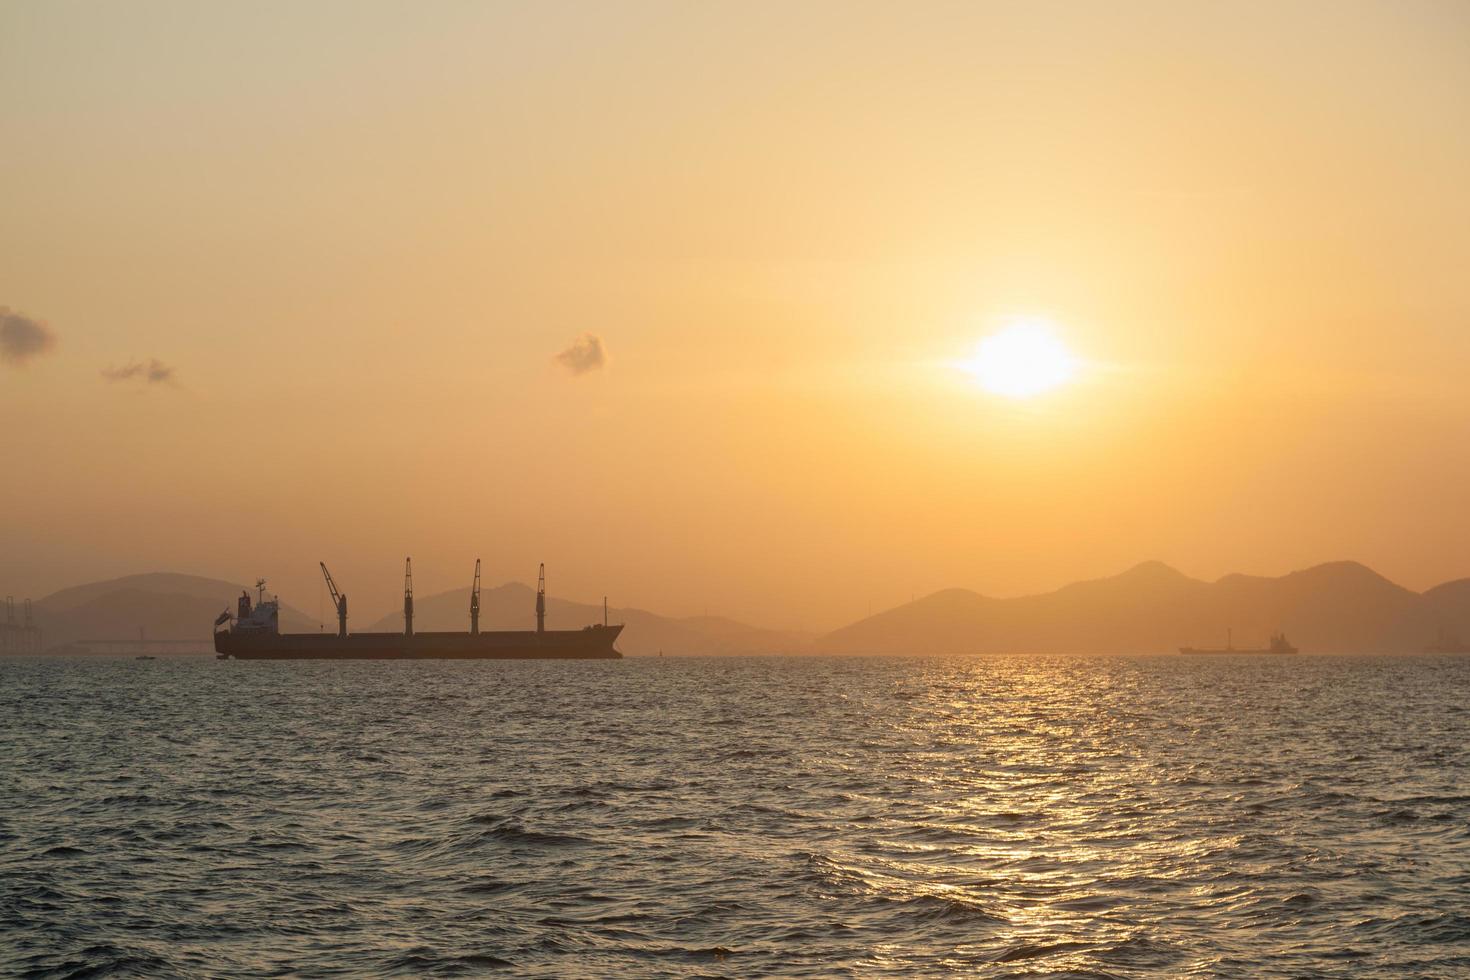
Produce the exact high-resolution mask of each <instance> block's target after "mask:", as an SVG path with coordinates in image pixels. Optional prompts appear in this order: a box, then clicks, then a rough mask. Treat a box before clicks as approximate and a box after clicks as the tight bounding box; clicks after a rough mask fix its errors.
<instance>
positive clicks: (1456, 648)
mask: <svg viewBox="0 0 1470 980" xmlns="http://www.w3.org/2000/svg"><path fill="white" fill-rule="evenodd" d="M1424 652H1425V653H1470V643H1466V642H1465V641H1464V640H1462V639H1460V635H1459V634H1458V633H1447V632H1445V631H1444V630H1440V631H1439V637H1438V639H1436V640H1435V641H1434V642H1433V643H1431V644H1429V646H1427V647H1425V648H1424Z"/></svg>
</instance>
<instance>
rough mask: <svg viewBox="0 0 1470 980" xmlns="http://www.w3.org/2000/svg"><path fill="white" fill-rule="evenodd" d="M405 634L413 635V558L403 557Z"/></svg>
mask: <svg viewBox="0 0 1470 980" xmlns="http://www.w3.org/2000/svg"><path fill="white" fill-rule="evenodd" d="M403 635H404V636H413V559H412V558H405V559H403Z"/></svg>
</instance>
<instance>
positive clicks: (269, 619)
mask: <svg viewBox="0 0 1470 980" xmlns="http://www.w3.org/2000/svg"><path fill="white" fill-rule="evenodd" d="M321 567H322V575H323V576H324V577H325V578H326V582H327V588H328V589H329V590H330V591H331V594H332V605H333V606H334V607H335V608H336V611H337V632H336V633H335V634H332V633H325V632H323V633H282V632H281V630H280V612H281V604H280V600H279V598H278V597H271V598H266V593H265V580H264V579H259V580H257V581H256V583H255V588H256V593H257V594H256V597H255V599H254V600H253V601H252V599H251V597H250V593H249V592H242V593H241V594H240V598H239V600H238V601H237V602H236V608H235V611H234V613H233V614H232V613H231V612H230V611H229V610H228V609H226V610H225V611H224V612H222V613H220V615H219V617H218V618H217V619H216V620H215V621H214V650H215V656H216V659H218V660H229V659H235V660H619V659H621V658H622V656H623V655H622V654H621V653H619V652H618V651H617V650H615V649H613V642H614V641H615V640H617V638H618V634H619V633H621V632H622V631H623V627H622V625H620V624H619V625H608V623H607V602H606V600H604V601H603V606H602V609H603V612H602V618H603V621H602V622H601V623H599V624H594V625H591V626H584V627H582V628H581V629H579V630H549V629H547V628H546V566H545V565H542V566H541V570H540V573H539V575H538V576H537V582H536V628H535V629H534V630H484V631H482V630H481V629H480V562H479V561H478V560H476V561H475V581H474V585H473V587H472V588H471V589H470V602H469V614H470V630H469V632H468V633H442V632H415V631H414V628H413V563H412V561H411V560H408V561H405V563H404V573H403V632H401V633H352V632H349V631H348V629H347V596H346V595H344V594H342V593H341V592H339V591H338V590H337V583H336V582H334V581H332V573H331V572H329V571H327V566H326V564H325V563H322V566H321Z"/></svg>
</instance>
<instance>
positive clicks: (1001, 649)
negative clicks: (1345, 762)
mask: <svg viewBox="0 0 1470 980" xmlns="http://www.w3.org/2000/svg"><path fill="white" fill-rule="evenodd" d="M1277 630H1284V631H1285V632H1286V633H1287V635H1288V636H1289V637H1290V638H1291V640H1292V641H1293V642H1295V643H1296V645H1297V646H1298V647H1300V648H1301V649H1302V650H1303V651H1304V652H1309V653H1310V652H1322V653H1414V652H1419V651H1421V650H1423V649H1424V647H1425V646H1426V645H1428V644H1430V643H1433V642H1435V641H1436V640H1437V639H1438V638H1439V637H1440V636H1441V635H1447V634H1449V635H1453V634H1458V635H1462V636H1470V579H1460V580H1457V581H1454V582H1448V583H1446V584H1444V585H1441V586H1438V587H1437V588H1433V589H1430V590H1429V591H1428V592H1423V593H1418V592H1412V591H1410V590H1409V589H1406V588H1404V587H1402V586H1400V585H1395V584H1394V583H1393V582H1390V581H1389V580H1388V579H1386V578H1384V577H1383V576H1381V575H1379V574H1378V573H1377V572H1375V571H1373V570H1372V569H1370V568H1368V567H1366V566H1364V565H1361V564H1359V563H1357V562H1351V561H1343V562H1331V563H1328V564H1325V565H1317V566H1315V567H1313V568H1308V569H1305V570H1303V571H1299V572H1292V573H1291V574H1289V575H1283V576H1280V577H1278V578H1265V577H1260V576H1254V575H1227V576H1225V577H1224V578H1221V579H1218V580H1217V581H1214V582H1205V581H1201V580H1199V579H1193V578H1190V577H1188V576H1186V575H1183V574H1181V573H1180V572H1178V571H1176V570H1174V569H1173V568H1170V567H1169V566H1168V565H1165V564H1162V563H1161V562H1145V563H1143V564H1141V565H1138V566H1136V567H1134V568H1132V569H1129V570H1128V571H1126V572H1124V573H1122V574H1121V575H1115V576H1112V577H1110V578H1104V579H1096V580H1093V581H1087V582H1076V583H1074V584H1072V585H1068V586H1065V587H1064V588H1061V589H1057V590H1056V591H1054V592H1047V593H1044V594H1041V595H1031V596H1021V597H1018V598H1013V599H993V598H989V597H987V596H983V595H980V594H978V593H975V592H970V591H967V590H964V589H947V590H945V591H942V592H936V593H934V594H933V595H930V596H926V597H924V598H922V599H918V600H916V601H914V602H910V603H907V604H905V605H902V606H899V607H897V608H896V609H890V610H888V611H887V612H882V613H879V614H877V615H875V616H870V617H868V618H867V619H863V620H860V621H858V622H856V623H853V624H852V625H850V626H845V627H843V628H842V629H839V630H835V631H834V632H831V633H828V634H827V635H825V636H822V637H820V638H818V639H817V641H816V642H815V643H813V645H812V650H813V652H820V653H918V652H923V653H934V654H949V653H1083V654H1111V653H1166V652H1171V651H1174V650H1176V649H1178V648H1179V647H1180V646H1184V645H1194V646H1213V647H1219V646H1224V645H1225V642H1226V636H1227V631H1231V632H1233V635H1234V639H1235V644H1236V645H1237V646H1242V647H1244V646H1264V645H1265V642H1266V639H1267V637H1268V636H1269V634H1271V633H1272V632H1274V631H1277Z"/></svg>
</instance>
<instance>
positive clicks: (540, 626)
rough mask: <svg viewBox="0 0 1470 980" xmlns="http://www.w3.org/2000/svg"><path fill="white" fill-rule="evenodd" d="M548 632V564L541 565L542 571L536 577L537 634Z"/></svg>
mask: <svg viewBox="0 0 1470 980" xmlns="http://www.w3.org/2000/svg"><path fill="white" fill-rule="evenodd" d="M545 632H546V563H545V562H542V563H541V571H540V573H539V574H538V575H537V576H536V633H537V635H540V634H542V633H545Z"/></svg>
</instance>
